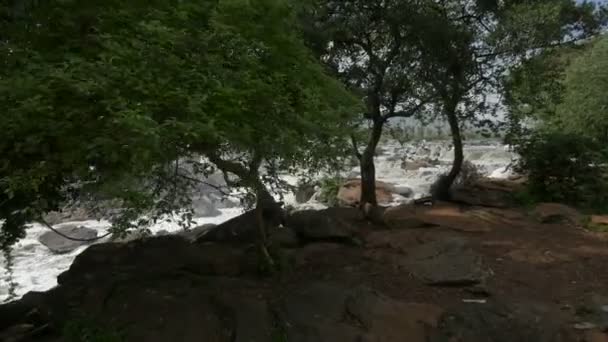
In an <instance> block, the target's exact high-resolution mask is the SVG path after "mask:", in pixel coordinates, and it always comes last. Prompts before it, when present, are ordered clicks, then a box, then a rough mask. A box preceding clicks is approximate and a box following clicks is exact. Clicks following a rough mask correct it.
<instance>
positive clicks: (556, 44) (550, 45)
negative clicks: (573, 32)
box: [475, 34, 597, 58]
mask: <svg viewBox="0 0 608 342" xmlns="http://www.w3.org/2000/svg"><path fill="white" fill-rule="evenodd" d="M596 36H597V34H592V35H589V36H585V37H579V38H573V39H570V40H567V41H564V42H553V43H544V44H539V45H537V46H532V47H529V48H527V49H526V52H528V51H531V50H536V49H546V48H553V47H560V46H563V45H568V44H573V43H577V42H580V41H584V40H588V39H590V38H593V37H596ZM517 52H519V51H518V50H517V49H509V50H502V51H497V52H489V53H485V54H481V55H475V58H486V57H498V56H500V55H506V54H513V53H517Z"/></svg>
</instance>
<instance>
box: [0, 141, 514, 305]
mask: <svg viewBox="0 0 608 342" xmlns="http://www.w3.org/2000/svg"><path fill="white" fill-rule="evenodd" d="M404 157H407V158H406V159H408V160H409V161H416V160H423V159H435V160H437V161H438V162H439V163H438V165H427V166H426V167H420V168H415V169H413V170H404V169H403V168H402V162H403V160H404ZM452 157H453V152H452V151H451V147H450V144H449V143H448V142H430V143H413V144H407V145H405V146H400V145H399V144H397V143H384V144H383V145H382V146H381V147H380V149H379V153H378V156H377V157H376V159H375V162H376V175H377V178H378V180H381V181H384V182H387V183H391V184H393V185H395V186H406V187H409V188H411V189H412V190H413V191H414V198H417V197H422V196H425V195H426V194H428V191H429V187H430V185H431V184H432V183H433V181H434V180H435V179H436V178H437V176H438V175H440V174H442V173H444V172H446V171H447V170H449V165H450V163H451V161H452ZM515 157H516V156H515V154H513V153H512V152H510V151H508V149H507V148H506V147H505V146H504V145H502V144H500V143H498V142H492V141H490V142H488V141H485V142H484V141H479V142H468V143H467V145H466V146H465V159H466V160H468V161H470V162H472V163H474V164H475V165H476V166H478V168H479V170H480V171H482V172H483V173H484V174H485V175H487V176H490V177H494V178H504V177H506V176H508V175H509V171H508V170H507V166H508V165H509V164H510V163H511V162H512V161H513V159H514V158H515ZM406 163H407V161H406ZM349 175H350V176H357V175H358V168H353V170H352V171H351V172H350V173H349ZM285 180H287V181H288V182H290V183H293V182H295V181H296V177H289V176H286V177H285ZM284 201H285V203H286V204H291V205H294V206H296V207H299V208H322V207H323V205H321V204H320V203H315V202H314V201H313V202H311V203H305V204H299V205H298V204H296V203H295V196H294V195H293V194H290V195H287V196H286V198H285V199H284ZM220 211H221V212H222V214H221V215H219V216H216V217H202V218H199V219H196V220H195V221H196V224H197V225H201V224H205V223H215V224H219V223H222V222H224V221H226V220H229V219H231V218H233V217H235V216H238V215H240V214H241V213H242V212H243V209H242V208H230V209H220ZM74 223H76V224H77V225H79V226H85V227H88V228H92V229H95V230H98V232H99V235H101V234H103V233H104V232H105V230H106V229H107V228H108V227H109V223H108V222H104V221H82V222H71V223H65V224H74ZM180 229H181V228H180V227H179V226H178V225H177V224H176V223H168V222H162V223H159V224H157V225H155V226H153V227H151V229H150V230H151V232H152V233H154V234H156V233H158V232H160V231H162V230H165V231H168V232H177V231H179V230H180ZM46 231H47V229H46V228H44V227H43V226H41V225H38V224H33V225H30V226H29V227H28V229H27V236H26V238H24V239H23V240H21V241H20V242H19V243H17V244H16V245H15V246H14V248H13V252H12V256H13V259H14V265H13V275H12V280H13V281H14V282H15V283H16V294H17V298H19V297H21V296H23V295H24V294H25V293H27V292H29V291H46V290H48V289H51V288H53V287H54V286H56V285H57V276H58V275H59V274H60V273H62V272H64V271H66V270H67V269H68V268H69V267H70V265H71V263H72V261H73V260H74V258H75V257H76V256H77V255H78V254H80V253H82V251H84V250H85V249H86V248H87V247H86V246H83V247H80V248H78V249H76V250H74V251H72V252H71V253H68V254H54V253H52V252H51V251H50V250H49V249H48V248H47V247H45V246H44V245H42V244H41V243H40V242H38V237H39V236H40V235H41V234H43V233H44V232H46ZM101 242H103V240H102V241H101ZM168 257H170V256H168ZM4 265H5V263H4V260H3V257H0V303H1V302H3V301H4V300H5V299H6V298H7V297H8V294H9V280H10V277H9V274H8V272H7V270H6V268H5V266H4Z"/></svg>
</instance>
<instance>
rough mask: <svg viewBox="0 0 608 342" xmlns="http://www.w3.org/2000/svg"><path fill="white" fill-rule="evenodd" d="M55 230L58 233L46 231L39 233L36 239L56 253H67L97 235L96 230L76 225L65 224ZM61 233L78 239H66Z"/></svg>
mask: <svg viewBox="0 0 608 342" xmlns="http://www.w3.org/2000/svg"><path fill="white" fill-rule="evenodd" d="M56 230H57V231H58V232H59V234H57V233H56V232H53V231H48V232H45V233H43V234H42V235H40V237H38V241H39V242H40V243H41V244H43V245H44V246H46V247H47V248H48V249H50V250H51V251H52V252H53V253H57V254H62V253H69V252H71V251H73V250H75V249H77V248H78V247H80V246H84V245H87V244H90V243H92V242H93V239H95V238H96V237H97V231H96V230H94V229H90V228H86V227H82V226H77V225H67V226H63V227H59V228H57V229H56ZM62 235H65V236H67V237H70V238H72V239H76V240H79V241H76V240H71V239H67V238H65V237H64V236H62Z"/></svg>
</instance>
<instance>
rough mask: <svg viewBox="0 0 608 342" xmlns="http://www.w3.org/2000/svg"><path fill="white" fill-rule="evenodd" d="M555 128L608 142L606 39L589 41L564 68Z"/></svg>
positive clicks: (605, 37) (607, 38)
mask: <svg viewBox="0 0 608 342" xmlns="http://www.w3.org/2000/svg"><path fill="white" fill-rule="evenodd" d="M563 84H564V90H565V92H564V96H563V101H562V102H561V103H560V105H559V106H558V109H557V121H558V125H559V127H561V128H563V129H565V130H566V131H568V132H572V133H578V134H584V135H586V136H590V137H593V138H595V139H597V140H598V141H601V142H602V143H604V144H606V143H608V96H607V95H606V94H608V36H602V37H600V38H598V39H596V40H595V41H593V42H592V43H591V44H590V46H588V47H587V49H586V50H585V51H584V52H583V53H581V54H580V56H578V57H577V58H574V59H573V61H572V63H571V64H570V66H569V67H568V68H567V69H566V72H565V78H564V81H563Z"/></svg>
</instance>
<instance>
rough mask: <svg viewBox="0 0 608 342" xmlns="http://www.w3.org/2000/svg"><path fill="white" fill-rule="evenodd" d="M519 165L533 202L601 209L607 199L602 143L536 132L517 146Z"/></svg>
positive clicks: (565, 134)
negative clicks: (525, 178) (526, 180)
mask: <svg viewBox="0 0 608 342" xmlns="http://www.w3.org/2000/svg"><path fill="white" fill-rule="evenodd" d="M516 151H517V152H518V153H519V154H520V156H521V158H520V160H519V165H518V168H519V170H520V171H522V172H526V173H527V174H528V195H527V196H529V197H532V198H533V199H534V200H536V201H548V202H562V203H568V204H572V205H574V206H578V207H583V208H601V207H602V206H605V203H606V200H607V199H608V179H607V173H606V172H607V169H606V164H605V163H606V161H608V154H607V153H606V152H607V151H606V148H605V146H603V145H601V144H598V142H597V141H595V140H593V139H591V138H588V137H585V136H580V135H574V134H568V133H556V132H537V133H534V134H532V135H531V136H530V137H529V138H528V139H527V140H526V141H524V142H522V143H521V144H520V145H519V146H518V147H517V149H516Z"/></svg>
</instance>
